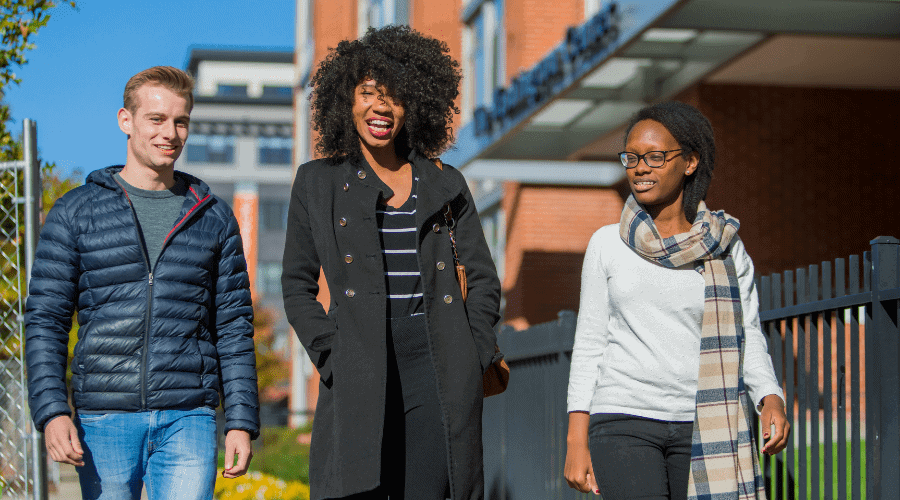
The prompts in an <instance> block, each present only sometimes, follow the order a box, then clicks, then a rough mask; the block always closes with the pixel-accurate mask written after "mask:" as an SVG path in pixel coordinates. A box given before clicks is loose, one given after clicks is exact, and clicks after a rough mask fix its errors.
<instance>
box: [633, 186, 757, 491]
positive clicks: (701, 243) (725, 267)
mask: <svg viewBox="0 0 900 500" xmlns="http://www.w3.org/2000/svg"><path fill="white" fill-rule="evenodd" d="M739 226H740V223H739V222H738V220H737V219H735V218H733V217H731V216H729V215H728V214H726V213H725V212H723V211H721V210H720V211H718V212H710V211H709V210H708V209H707V208H706V203H704V202H702V201H701V202H700V206H699V207H698V210H697V217H696V219H694V223H693V225H692V227H691V230H690V231H689V232H687V233H682V234H676V235H675V236H671V237H668V238H661V237H660V236H659V233H658V232H657V230H656V226H655V225H654V224H653V219H652V218H651V217H650V215H649V214H648V213H647V212H645V211H644V209H643V208H641V206H640V204H638V202H637V201H636V200H635V199H634V196H629V197H628V201H626V203H625V208H624V209H623V210H622V218H621V220H620V221H619V235H620V236H621V237H622V240H623V241H625V243H626V244H627V245H628V246H630V247H631V248H633V249H634V250H635V251H636V252H637V253H638V254H640V255H641V256H643V257H645V258H647V259H649V260H651V261H653V262H656V263H658V264H660V265H663V266H666V267H673V268H674V267H679V266H683V265H686V264H691V263H693V264H694V265H695V269H696V270H697V271H698V272H699V273H701V274H702V275H703V278H704V280H705V282H706V291H705V300H704V305H703V326H702V329H701V336H700V372H699V378H698V384H697V407H696V411H695V413H694V433H693V436H692V438H691V444H692V449H691V477H690V481H689V483H688V498H690V499H692V500H693V499H696V500H713V499H715V500H726V499H727V500H732V499H734V500H744V499H765V498H766V493H765V485H764V483H763V478H762V475H761V474H760V469H759V458H758V457H757V455H756V446H755V444H754V442H753V433H752V432H750V408H749V406H748V405H747V395H746V391H745V388H744V376H743V366H744V324H743V312H742V310H741V296H740V288H739V286H738V281H737V273H736V272H735V268H734V261H733V260H732V258H731V255H730V253H729V250H730V248H731V243H732V241H733V240H734V239H735V238H736V237H737V230H738V227H739Z"/></svg>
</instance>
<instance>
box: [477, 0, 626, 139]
mask: <svg viewBox="0 0 900 500" xmlns="http://www.w3.org/2000/svg"><path fill="white" fill-rule="evenodd" d="M618 36H619V8H618V7H617V5H616V3H615V2H612V3H610V4H609V5H608V6H607V7H606V8H604V9H602V10H601V11H600V12H598V13H597V14H595V15H594V16H593V17H591V18H590V19H588V20H587V21H585V22H584V23H583V24H581V25H579V26H572V27H570V28H569V29H568V30H567V31H566V39H565V42H564V43H563V44H561V45H560V46H558V47H556V48H555V49H554V50H553V51H552V52H551V53H550V54H549V55H547V57H545V58H544V59H542V60H540V61H539V62H538V63H537V64H535V65H534V66H533V67H532V68H531V69H529V70H528V71H525V72H523V73H521V74H519V75H518V76H516V77H515V78H513V80H512V81H511V82H510V84H509V86H508V87H505V88H504V87H500V88H497V89H496V90H494V96H493V97H494V99H493V107H492V108H489V107H487V106H481V107H479V108H477V109H476V110H475V113H474V122H475V135H484V134H488V133H490V132H491V131H492V130H493V129H494V127H495V126H496V125H499V124H501V123H502V122H503V121H504V120H509V119H511V118H514V117H516V116H518V115H520V114H521V113H522V112H523V111H525V110H528V109H532V108H533V107H535V106H537V105H538V104H540V103H542V102H544V101H545V100H547V99H548V98H550V97H551V96H552V95H553V93H554V88H555V87H556V85H557V84H559V83H560V82H562V81H565V80H567V79H572V78H575V77H576V75H578V76H580V75H581V74H582V73H584V72H585V71H586V70H588V69H590V66H591V64H592V63H593V59H594V56H596V55H597V54H599V53H601V52H603V51H604V49H606V48H608V47H610V45H611V44H612V43H613V42H615V41H616V40H617V39H618Z"/></svg>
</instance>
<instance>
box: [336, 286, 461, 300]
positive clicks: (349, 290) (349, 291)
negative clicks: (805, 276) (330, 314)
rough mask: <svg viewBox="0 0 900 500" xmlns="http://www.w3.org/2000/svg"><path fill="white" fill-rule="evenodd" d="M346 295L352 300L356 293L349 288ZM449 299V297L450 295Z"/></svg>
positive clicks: (345, 292)
mask: <svg viewBox="0 0 900 500" xmlns="http://www.w3.org/2000/svg"><path fill="white" fill-rule="evenodd" d="M344 295H346V296H347V297H349V298H351V299H352V298H353V296H354V295H356V292H354V291H353V289H352V288H348V289H346V290H344ZM448 297H449V295H448Z"/></svg>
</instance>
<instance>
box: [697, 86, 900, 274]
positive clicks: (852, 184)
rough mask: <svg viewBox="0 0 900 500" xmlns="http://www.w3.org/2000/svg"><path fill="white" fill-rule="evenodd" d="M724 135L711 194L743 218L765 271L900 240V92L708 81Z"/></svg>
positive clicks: (709, 100)
mask: <svg viewBox="0 0 900 500" xmlns="http://www.w3.org/2000/svg"><path fill="white" fill-rule="evenodd" d="M683 97H685V98H686V99H685V100H687V101H688V102H692V101H693V102H692V104H697V105H699V108H700V109H701V110H702V111H703V113H704V114H705V115H706V116H707V117H709V119H710V121H711V122H712V124H713V129H714V130H715V134H716V149H717V156H718V157H717V161H716V170H715V175H714V178H713V183H712V186H711V188H710V191H709V196H708V199H707V202H708V204H709V205H710V207H711V208H714V209H724V210H726V211H727V212H729V213H731V214H732V215H734V216H735V217H737V218H739V219H740V220H741V229H740V233H739V234H740V235H741V238H742V239H743V240H744V242H745V244H746V246H747V251H748V252H749V253H750V256H751V257H752V258H753V260H754V262H755V264H756V271H757V273H759V274H769V273H772V272H780V271H783V270H785V269H793V268H796V267H801V266H803V267H805V266H807V265H809V264H816V263H819V262H821V261H823V260H833V259H834V258H837V257H846V256H847V255H849V254H851V253H855V254H861V253H862V252H863V251H865V250H868V249H869V248H870V245H869V241H870V240H872V239H873V238H875V237H876V236H880V235H889V236H897V237H900V224H898V223H900V217H898V213H900V197H898V196H897V190H898V187H900V182H898V181H897V172H898V168H900V153H898V149H897V147H898V142H897V131H898V130H900V128H898V126H897V116H900V92H898V91H886V90H846V89H822V88H788V87H762V86H750V85H706V84H701V85H698V86H697V87H695V88H694V89H692V90H691V91H690V92H689V93H687V94H686V95H685V96H683Z"/></svg>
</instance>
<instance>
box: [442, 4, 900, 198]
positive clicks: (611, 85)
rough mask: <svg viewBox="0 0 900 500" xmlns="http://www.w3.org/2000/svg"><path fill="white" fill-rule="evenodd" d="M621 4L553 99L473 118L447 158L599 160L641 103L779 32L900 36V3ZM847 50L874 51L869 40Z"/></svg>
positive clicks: (668, 93) (464, 162) (463, 162)
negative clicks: (488, 118) (487, 120)
mask: <svg viewBox="0 0 900 500" xmlns="http://www.w3.org/2000/svg"><path fill="white" fill-rule="evenodd" d="M617 8H618V10H619V15H620V16H621V18H620V23H621V29H620V33H619V39H617V40H616V41H614V42H613V43H611V44H610V45H609V47H608V49H609V50H608V52H607V53H606V54H600V55H599V56H600V57H599V58H598V60H596V61H592V62H593V63H594V64H593V65H591V66H590V67H587V68H583V69H581V70H580V71H576V72H574V74H573V75H572V77H571V78H568V79H567V81H563V82H562V85H559V86H558V87H557V88H554V91H555V92H554V93H553V95H551V96H549V98H547V99H545V100H544V101H542V102H539V103H537V105H535V106H533V107H532V108H530V109H526V110H525V111H523V112H522V113H520V114H519V115H518V116H514V117H511V118H510V119H508V120H505V121H503V122H502V125H501V126H499V127H498V126H495V127H494V128H493V129H492V130H491V131H490V132H489V133H484V132H483V131H482V133H480V134H477V133H476V123H475V120H473V121H471V122H469V123H468V124H467V125H465V126H464V127H463V128H462V129H461V130H460V131H459V132H458V138H459V140H458V141H457V146H456V147H455V149H454V150H452V151H451V152H450V153H449V154H447V155H445V156H446V158H447V161H448V162H452V163H453V164H455V165H460V166H462V167H463V168H468V167H467V166H468V165H469V164H470V163H471V162H473V161H475V163H476V164H480V163H482V161H476V160H499V159H506V160H525V159H528V160H539V161H540V160H567V159H568V160H577V159H596V158H597V157H598V156H596V155H597V154H600V152H598V151H597V149H598V148H590V147H588V146H590V144H592V143H595V142H597V141H598V140H600V139H602V138H604V136H606V135H608V134H610V133H611V132H613V131H617V129H619V128H621V126H622V125H623V124H624V122H625V121H626V120H627V119H628V118H629V117H630V116H631V115H632V114H633V113H634V112H635V111H637V110H638V109H639V108H641V107H643V106H645V105H646V104H648V103H652V102H657V101H660V100H664V99H667V98H672V97H673V96H674V95H676V94H677V93H678V92H680V91H682V90H684V89H686V88H688V87H690V86H691V85H693V84H695V83H697V82H698V81H701V80H703V79H705V78H707V77H708V76H709V75H711V74H713V73H714V72H715V71H716V70H718V69H720V68H723V67H725V66H728V65H729V64H730V63H733V62H735V61H739V60H740V59H741V58H742V56H743V55H744V54H747V53H750V52H753V51H752V50H750V49H754V48H756V47H760V46H764V45H765V44H766V43H767V41H768V40H769V39H770V38H771V37H772V36H773V35H776V34H800V35H804V36H806V35H810V34H815V35H828V36H835V35H839V36H842V37H862V38H868V39H869V40H871V41H872V42H873V43H879V42H884V41H885V40H884V39H888V42H891V41H892V40H890V39H895V40H896V39H900V2H896V1H871V0H792V1H789V2H785V1H784V0H756V1H754V2H747V1H746V0H686V1H680V2H659V1H658V2H648V1H646V0H644V1H639V0H636V1H631V2H629V1H625V2H618V4H617ZM642 16H643V17H642ZM878 37H880V38H881V39H880V40H879V39H876V38H878ZM850 46H852V44H851V45H848V47H850ZM847 50H859V51H861V52H865V51H866V50H867V49H866V47H865V44H863V46H860V47H859V48H858V49H853V48H848V49H847ZM897 50H900V41H898V44H897ZM775 52H776V53H777V51H775ZM894 61H896V59H894ZM829 62H830V63H833V61H821V64H828V63H829ZM538 64H541V63H540V62H539V63H538ZM885 64H889V65H893V64H894V63H893V62H892V61H885ZM788 70H792V68H785V71H788ZM793 70H796V68H793ZM733 73H734V72H733ZM746 73H748V72H747V71H746V68H745V69H744V74H746ZM858 76H859V75H856V77H858ZM854 77H855V76H854V75H850V76H849V78H854ZM898 85H900V84H898ZM619 133H621V132H619ZM606 142H607V143H608V142H609V141H608V139H607V140H606ZM600 156H601V157H603V156H609V152H604V153H602V154H600ZM604 159H612V158H611V157H610V158H604ZM556 166H557V167H559V166H562V165H556ZM473 167H474V165H473ZM472 170H473V171H472V172H469V170H466V173H467V175H468V176H469V177H475V178H478V174H479V173H480V171H481V170H483V169H482V168H473V169H472ZM510 170H511V169H510ZM554 170H556V171H559V169H558V168H555V169H554ZM511 178H513V179H517V178H518V176H513V177H511ZM522 180H523V181H525V179H522Z"/></svg>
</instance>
